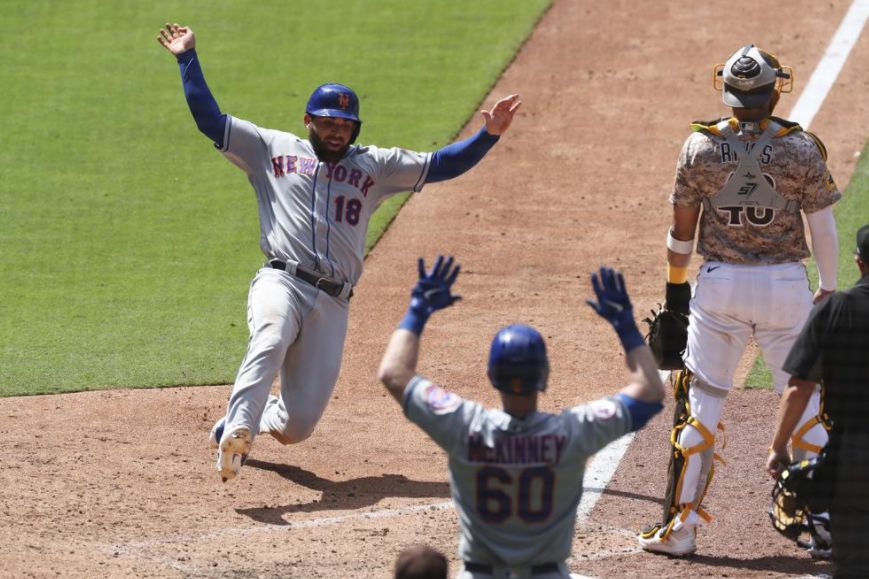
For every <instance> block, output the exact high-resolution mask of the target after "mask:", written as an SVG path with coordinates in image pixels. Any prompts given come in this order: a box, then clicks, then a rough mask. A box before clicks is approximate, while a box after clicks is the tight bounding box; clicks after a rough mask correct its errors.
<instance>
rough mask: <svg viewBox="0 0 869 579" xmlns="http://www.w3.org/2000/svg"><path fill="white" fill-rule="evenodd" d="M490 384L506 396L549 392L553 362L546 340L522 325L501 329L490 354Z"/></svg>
mask: <svg viewBox="0 0 869 579" xmlns="http://www.w3.org/2000/svg"><path fill="white" fill-rule="evenodd" d="M488 373H489V380H491V381H492V385H493V386H494V387H495V388H497V389H498V390H501V391H502V392H509V393H510V394H533V393H534V392H542V391H544V390H546V381H547V379H548V378H549V360H548V358H547V357H546V344H545V343H544V342H543V336H541V335H540V333H539V332H538V331H537V330H535V329H534V328H532V327H531V326H525V325H522V324H513V325H510V326H507V327H505V328H501V329H500V330H499V331H498V333H497V334H495V337H494V338H493V339H492V347H491V349H490V350H489V372H488Z"/></svg>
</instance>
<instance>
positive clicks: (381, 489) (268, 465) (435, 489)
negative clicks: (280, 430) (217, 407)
mask: <svg viewBox="0 0 869 579" xmlns="http://www.w3.org/2000/svg"><path fill="white" fill-rule="evenodd" d="M245 468H259V469H262V470H269V471H272V472H275V473H277V474H279V475H281V476H282V477H284V478H285V479H287V480H289V481H291V482H293V483H296V484H298V485H301V486H303V487H305V488H309V489H311V490H315V491H320V492H322V493H323V495H322V497H321V498H320V500H318V501H314V502H311V503H305V504H294V505H285V506H276V507H262V508H255V509H236V512H237V513H239V514H241V515H245V516H248V517H250V518H252V519H254V520H255V521H258V522H260V523H268V524H271V525H287V524H288V522H287V521H285V520H284V519H283V515H286V514H289V513H311V512H317V511H328V510H352V509H361V508H363V507H370V506H372V505H374V504H377V503H378V502H379V501H380V500H381V499H385V498H391V497H412V498H415V497H419V498H439V499H448V498H449V497H450V486H449V484H448V483H446V482H427V481H414V480H410V479H408V478H407V477H405V476H404V475H400V474H384V475H381V476H366V477H361V478H355V479H351V480H346V481H332V480H329V479H325V478H323V477H321V476H319V475H317V474H315V473H313V472H311V471H307V470H305V469H303V468H300V467H298V466H291V465H286V464H276V463H272V462H265V461H262V460H254V459H252V460H248V461H247V462H246V463H245Z"/></svg>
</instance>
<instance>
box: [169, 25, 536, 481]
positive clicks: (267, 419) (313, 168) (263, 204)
mask: <svg viewBox="0 0 869 579" xmlns="http://www.w3.org/2000/svg"><path fill="white" fill-rule="evenodd" d="M157 40H158V41H159V42H160V44H161V45H162V46H163V47H165V48H166V49H167V50H169V52H171V53H172V54H173V55H175V57H176V58H177V60H178V64H179V67H180V71H181V78H182V82H183V86H184V94H185V96H186V99H187V104H188V106H189V107H190V111H191V113H192V114H193V118H194V120H195V121H196V126H197V127H198V128H199V130H200V131H201V132H202V133H203V134H205V135H206V136H207V137H208V138H209V139H211V140H212V141H213V142H214V145H215V147H216V148H217V149H218V150H219V151H221V152H222V153H223V154H224V155H225V156H226V158H227V159H229V160H230V161H231V162H232V163H234V164H235V165H236V166H238V167H239V168H240V169H241V170H243V171H244V172H245V173H246V174H247V177H248V180H249V181H250V183H251V185H252V186H253V189H254V191H255V192H256V198H257V203H258V206H259V222H260V232H261V235H260V248H261V249H262V251H263V253H264V254H265V256H266V263H265V265H264V266H263V267H262V268H261V269H260V270H259V271H258V272H257V274H256V277H255V278H254V280H253V282H252V283H251V287H250V293H249V297H248V327H249V329H250V341H249V343H248V348H247V353H246V354H245V356H244V360H243V361H242V363H241V367H240V368H239V371H238V375H237V377H236V379H235V384H234V387H233V390H232V394H231V395H230V398H229V403H228V409H227V413H226V416H224V417H223V418H221V419H220V420H218V421H217V423H215V425H214V427H213V428H212V431H211V435H210V442H211V445H212V447H213V448H215V449H216V450H217V470H218V472H219V474H220V477H221V479H222V480H223V481H224V482H226V481H227V480H229V479H232V478H234V477H235V476H236V475H237V474H238V472H239V469H240V468H241V466H242V464H243V463H244V460H245V459H246V458H247V455H248V453H249V452H250V449H251V445H252V443H253V440H254V438H255V437H256V435H257V434H259V433H269V434H271V435H272V436H273V437H274V438H276V439H277V440H278V441H280V442H281V443H283V444H294V443H298V442H301V441H303V440H305V439H306V438H308V437H309V436H310V435H311V432H312V431H313V430H314V427H315V426H316V424H317V422H318V421H319V420H320V417H321V416H322V414H323V411H324V410H325V408H326V404H327V403H328V401H329V398H330V397H331V396H332V392H333V390H334V388H335V382H336V380H337V378H338V370H339V367H340V364H341V354H342V351H343V348H344V337H345V334H346V330H347V316H348V305H349V300H350V298H351V296H352V295H353V286H354V285H356V282H357V281H358V280H359V277H360V275H361V274H362V261H363V257H364V251H365V238H366V232H367V228H368V221H369V219H370V217H371V214H372V213H373V212H374V210H375V209H376V208H377V206H378V205H379V204H380V203H381V202H382V201H383V200H384V199H386V198H387V197H389V196H391V195H394V194H396V193H399V192H402V191H413V192H417V191H419V190H420V189H422V187H423V186H424V185H425V184H426V183H434V182H438V181H443V180H446V179H451V178H453V177H456V176H458V175H461V174H462V173H464V172H465V171H467V170H468V169H470V168H471V167H473V166H474V165H475V164H476V163H477V162H479V161H480V160H481V159H482V158H483V157H484V156H485V154H486V153H487V152H488V151H489V149H490V148H491V147H492V146H493V145H494V144H495V143H496V142H497V141H498V139H499V137H500V136H501V135H502V134H503V133H504V132H505V131H506V130H507V129H508V128H509V126H510V123H511V122H512V120H513V117H514V115H515V113H516V111H517V110H518V109H519V107H520V105H521V104H522V103H521V101H520V100H519V96H518V95H511V96H509V97H506V98H504V99H501V100H500V101H498V102H497V103H496V104H495V106H494V107H493V108H492V109H491V110H484V111H482V115H483V117H484V120H485V126H484V127H483V128H481V129H480V130H479V131H478V132H477V133H476V134H475V135H473V136H472V137H470V138H468V139H466V140H464V141H460V142H457V143H453V144H452V145H449V146H447V147H444V148H442V149H439V150H437V151H435V152H434V153H418V152H414V151H408V150H405V149H401V148H388V149H387V148H379V147H374V146H360V145H357V144H355V141H356V138H357V137H358V136H359V132H360V129H361V127H362V121H361V119H360V118H359V99H358V97H357V95H356V93H354V92H353V91H352V90H351V89H350V88H348V87H346V86H344V85H341V84H325V85H322V86H320V87H318V88H317V89H316V90H314V92H313V93H312V94H311V97H310V99H309V100H308V104H307V107H306V109H305V115H304V123H305V127H306V129H307V135H306V137H304V138H303V137H299V136H296V135H293V134H291V133H287V132H283V131H278V130H273V129H265V128H262V127H258V126H256V125H254V124H253V123H251V122H249V121H245V120H242V119H239V118H237V117H233V116H230V115H226V114H223V113H222V112H221V111H220V108H219V107H218V106H217V102H216V101H215V99H214V97H213V96H212V95H211V92H210V90H209V89H208V85H207V84H206V82H205V78H204V76H203V73H202V69H201V68H200V65H199V59H198V56H197V54H196V50H195V44H196V42H195V37H194V34H193V31H192V30H191V29H190V28H188V27H186V26H181V25H178V24H166V26H165V27H164V28H162V29H161V30H160V32H159V36H158V37H157ZM278 373H279V374H280V396H271V395H270V393H269V392H270V388H271V384H272V380H273V379H274V377H275V375H276V374H278Z"/></svg>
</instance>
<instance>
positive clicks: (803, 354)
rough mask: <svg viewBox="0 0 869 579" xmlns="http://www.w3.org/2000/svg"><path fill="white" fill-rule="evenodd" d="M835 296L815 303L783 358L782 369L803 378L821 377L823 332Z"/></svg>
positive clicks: (813, 378)
mask: <svg viewBox="0 0 869 579" xmlns="http://www.w3.org/2000/svg"><path fill="white" fill-rule="evenodd" d="M834 298H835V296H832V297H830V298H829V299H827V300H824V301H823V302H822V303H821V304H819V305H817V306H816V307H815V309H813V310H812V313H811V314H810V315H809V319H808V320H806V324H805V325H804V326H803V329H802V331H801V332H800V335H799V336H798V337H797V340H796V342H794V345H793V346H792V347H791V351H790V353H789V354H788V357H787V359H785V363H784V366H783V367H782V369H783V370H784V371H785V372H787V373H788V374H790V375H791V376H796V377H797V378H801V379H803V380H814V381H817V380H820V379H821V354H822V345H823V343H824V334H825V333H826V331H827V326H828V322H829V319H830V309H831V307H832V303H833V301H834Z"/></svg>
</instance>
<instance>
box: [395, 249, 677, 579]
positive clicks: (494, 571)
mask: <svg viewBox="0 0 869 579" xmlns="http://www.w3.org/2000/svg"><path fill="white" fill-rule="evenodd" d="M458 274H459V266H458V265H454V263H453V259H452V258H449V259H446V260H445V259H444V258H443V257H438V259H437V261H436V262H435V264H434V266H433V267H432V269H431V270H430V271H428V272H427V271H426V270H425V266H424V264H423V261H422V260H420V261H419V280H418V281H417V284H416V286H415V287H414V289H413V291H412V297H411V301H410V307H409V309H408V311H407V314H406V315H405V316H404V319H403V320H402V321H401V323H400V325H399V327H398V329H396V330H395V332H394V333H393V334H392V338H391V339H390V341H389V345H388V346H387V349H386V353H385V354H384V356H383V361H382V362H381V364H380V370H379V378H380V380H381V381H382V382H383V384H384V385H385V386H386V388H387V390H388V391H389V393H390V394H391V395H392V396H393V397H394V398H395V400H396V401H398V403H399V404H401V405H402V408H404V412H405V414H406V415H407V417H408V419H409V420H411V421H412V422H414V423H415V424H417V425H418V426H419V427H420V428H422V429H423V430H424V431H425V432H426V433H427V434H428V435H429V436H431V438H432V440H434V442H435V443H436V444H437V445H438V446H440V447H441V448H443V449H444V450H445V451H446V452H447V453H448V454H449V470H450V488H451V491H452V496H453V502H454V503H455V506H456V510H457V511H458V513H459V526H460V528H461V541H460V545H459V555H460V557H461V559H462V560H463V561H464V568H463V570H462V572H461V574H460V575H459V577H460V578H461V579H495V578H497V579H525V578H531V577H533V578H534V579H556V578H566V577H570V575H569V573H568V569H567V565H566V564H565V560H566V559H567V558H568V556H569V555H570V550H571V544H572V542H573V530H574V524H575V522H576V509H577V507H578V506H579V501H580V497H581V495H582V477H583V473H584V471H585V463H586V461H587V460H588V458H589V457H590V456H591V455H593V454H594V453H596V452H597V451H599V450H600V449H601V448H603V447H604V446H606V445H607V444H609V443H610V442H612V441H614V440H616V439H617V438H619V437H621V436H622V435H624V434H627V433H628V432H632V431H635V430H639V429H640V428H642V427H643V425H645V424H646V422H647V421H648V420H649V418H651V417H652V416H654V415H655V414H657V413H658V412H660V410H661V409H662V408H663V405H662V404H661V401H662V400H663V399H664V385H663V384H662V383H661V379H660V377H659V375H658V370H657V365H656V363H655V359H654V357H653V356H652V352H651V350H650V349H649V347H648V346H647V345H646V344H645V342H644V341H643V337H642V335H640V332H639V330H638V329H637V326H636V323H635V322H634V317H633V309H632V307H631V302H630V299H629V298H628V294H627V291H626V290H625V285H624V280H623V279H622V275H621V274H620V273H617V272H614V271H613V270H611V269H608V268H601V269H600V272H599V274H594V275H592V286H593V288H594V292H595V295H596V297H597V301H589V302H588V303H589V305H591V307H592V308H594V310H595V311H596V312H597V313H598V314H599V315H600V316H601V317H603V318H604V319H606V320H607V321H608V322H609V323H610V324H612V326H613V328H614V329H615V331H616V334H617V335H618V337H619V340H620V341H621V343H622V346H623V347H624V349H625V353H626V362H627V365H628V368H629V369H630V370H631V372H632V376H631V378H632V379H631V383H630V384H628V385H627V386H625V387H624V388H622V389H621V390H620V391H619V392H618V393H617V394H615V396H612V397H607V398H603V399H600V400H596V401H594V402H590V403H588V404H583V405H580V406H576V407H573V408H570V409H567V410H565V411H563V412H562V413H561V414H548V413H545V412H538V411H537V399H538V394H539V393H540V392H543V391H544V390H546V384H547V380H548V378H549V361H548V358H547V355H546V344H545V343H544V341H543V338H542V336H541V335H540V334H539V333H538V332H537V331H536V330H535V329H534V328H531V327H529V326H525V325H510V326H507V327H505V328H502V329H501V330H500V331H499V332H498V333H497V334H495V338H494V340H493V341H492V347H491V350H490V353H489V366H488V374H489V379H490V380H491V382H492V385H493V386H494V387H495V388H496V389H497V390H498V391H499V393H500V396H501V402H502V405H503V410H502V409H486V408H484V407H483V406H481V405H480V404H478V403H476V402H472V401H470V400H463V399H461V398H459V397H458V396H456V395H455V394H452V393H451V392H449V391H447V390H444V389H443V388H441V387H440V386H437V385H435V384H433V383H432V382H430V381H429V380H427V379H426V378H424V377H422V376H420V375H418V374H417V373H416V364H417V360H418V358H419V349H420V336H421V334H422V331H423V328H424V326H425V324H426V322H427V320H428V318H429V316H431V314H432V313H434V312H435V311H437V310H441V309H443V308H446V307H449V306H451V305H452V304H453V303H455V302H456V300H458V299H459V297H458V296H456V295H454V294H453V293H452V290H451V288H452V285H453V283H454V282H455V280H456V278H457V276H458Z"/></svg>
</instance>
